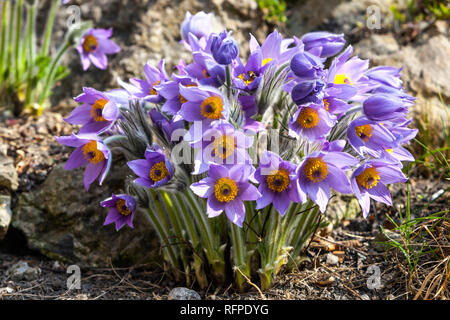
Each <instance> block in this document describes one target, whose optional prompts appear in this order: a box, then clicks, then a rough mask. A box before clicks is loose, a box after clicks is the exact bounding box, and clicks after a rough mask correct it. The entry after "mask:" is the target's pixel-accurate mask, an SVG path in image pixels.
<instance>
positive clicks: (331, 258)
mask: <svg viewBox="0 0 450 320" xmlns="http://www.w3.org/2000/svg"><path fill="white" fill-rule="evenodd" d="M327 264H329V265H330V266H335V265H337V264H339V257H337V256H335V255H334V254H332V253H327Z"/></svg>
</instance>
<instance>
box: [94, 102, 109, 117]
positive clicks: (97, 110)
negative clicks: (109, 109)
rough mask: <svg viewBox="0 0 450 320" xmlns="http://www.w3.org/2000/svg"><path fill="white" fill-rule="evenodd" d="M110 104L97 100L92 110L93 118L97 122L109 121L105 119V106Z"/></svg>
mask: <svg viewBox="0 0 450 320" xmlns="http://www.w3.org/2000/svg"><path fill="white" fill-rule="evenodd" d="M107 103H108V100H106V99H99V100H96V101H95V103H94V104H93V105H92V110H91V117H92V119H94V121H95V122H99V121H107V120H106V119H105V118H103V115H102V114H103V108H105V105H106V104H107Z"/></svg>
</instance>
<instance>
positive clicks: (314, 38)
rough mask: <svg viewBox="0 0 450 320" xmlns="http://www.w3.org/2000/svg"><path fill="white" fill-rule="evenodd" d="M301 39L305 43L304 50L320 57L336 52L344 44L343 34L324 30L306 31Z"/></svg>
mask: <svg viewBox="0 0 450 320" xmlns="http://www.w3.org/2000/svg"><path fill="white" fill-rule="evenodd" d="M301 40H302V42H303V44H304V45H305V51H308V52H310V53H312V54H314V55H315V56H318V57H320V58H328V57H331V56H334V55H336V54H338V53H339V51H341V50H342V48H343V47H344V45H345V39H344V35H343V34H334V33H330V32H324V31H317V32H310V33H306V34H305V35H304V36H303V37H302V39H301Z"/></svg>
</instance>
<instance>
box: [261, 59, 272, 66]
mask: <svg viewBox="0 0 450 320" xmlns="http://www.w3.org/2000/svg"><path fill="white" fill-rule="evenodd" d="M270 61H272V58H265V59H264V60H263V61H262V65H263V66H265V65H266V64H267V63H269V62H270Z"/></svg>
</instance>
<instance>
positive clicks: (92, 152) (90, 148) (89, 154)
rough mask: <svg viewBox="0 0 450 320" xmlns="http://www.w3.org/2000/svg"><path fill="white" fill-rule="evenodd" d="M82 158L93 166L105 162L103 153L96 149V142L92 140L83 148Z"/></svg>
mask: <svg viewBox="0 0 450 320" xmlns="http://www.w3.org/2000/svg"><path fill="white" fill-rule="evenodd" d="M83 154H84V158H85V159H86V160H87V161H89V162H90V163H93V164H98V163H100V162H102V161H103V160H105V155H104V154H103V152H101V151H100V150H98V149H97V141H95V140H92V141H89V142H88V143H86V144H85V145H84V146H83Z"/></svg>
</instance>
